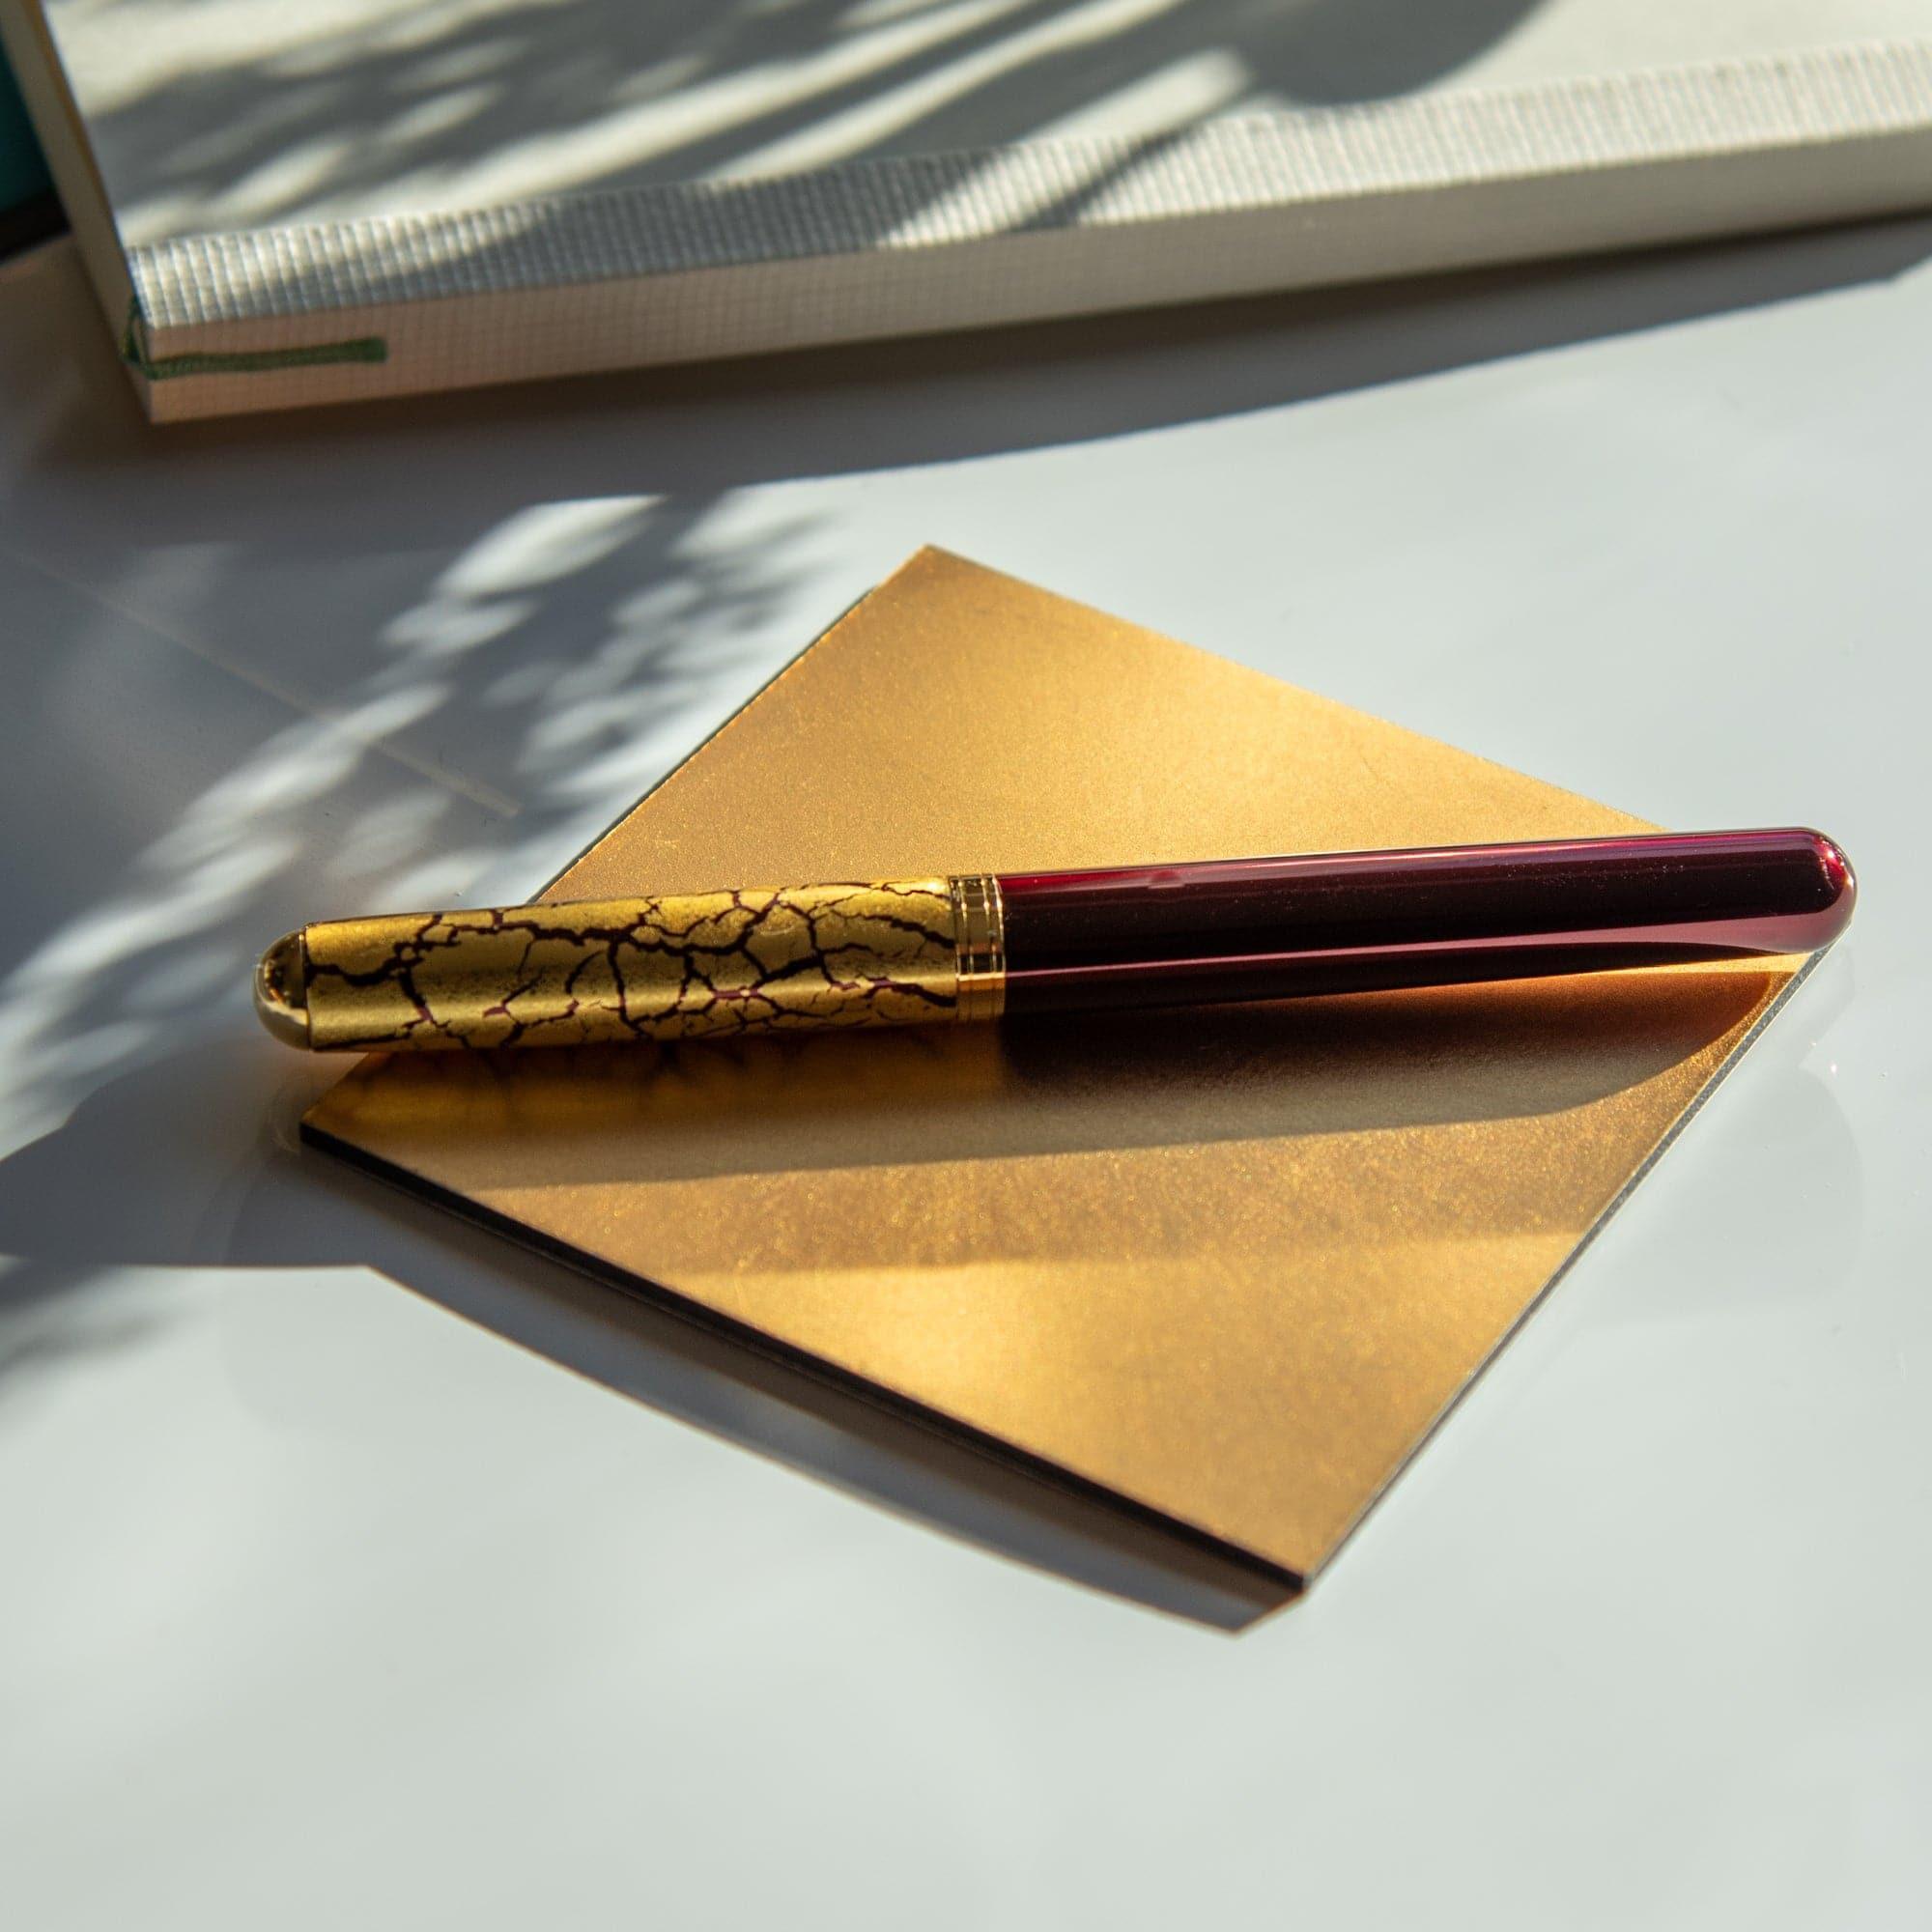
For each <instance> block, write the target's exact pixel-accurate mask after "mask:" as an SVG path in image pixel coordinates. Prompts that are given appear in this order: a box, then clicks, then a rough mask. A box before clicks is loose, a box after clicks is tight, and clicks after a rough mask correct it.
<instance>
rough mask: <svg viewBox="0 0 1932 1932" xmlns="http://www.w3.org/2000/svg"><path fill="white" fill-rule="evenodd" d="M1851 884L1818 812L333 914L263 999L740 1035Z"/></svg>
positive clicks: (1035, 1008) (1405, 975)
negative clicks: (1500, 841)
mask: <svg viewBox="0 0 1932 1932" xmlns="http://www.w3.org/2000/svg"><path fill="white" fill-rule="evenodd" d="M1856 893H1857V888H1856V886H1855V884H1854V881H1853V878H1852V871H1851V867H1850V866H1849V865H1848V864H1847V863H1846V861H1845V858H1844V855H1843V854H1842V853H1841V852H1840V851H1839V850H1838V848H1837V847H1836V846H1835V845H1834V844H1833V842H1832V841H1831V840H1830V839H1829V838H1823V837H1821V836H1820V835H1819V834H1817V833H1815V832H1806V831H1767V832H1702V833H1683V834H1680V833H1658V834H1647V835H1643V836H1638V837H1632V838H1573V839H1551V840H1544V841H1539V842H1536V843H1532V844H1513V845H1457V846H1443V847H1438V848H1435V849H1430V850H1418V851H1398V852H1348V853H1331V854H1324V855H1301V856H1289V857H1280V858H1265V859H1230V860H1208V861H1205V862H1197V863H1188V864H1179V865H1156V866H1133V867H1120V868H1117V869H1112V870H1105V871H1081V872H1007V873H999V874H993V873H980V874H973V875H969V876H961V877H937V878H927V879H910V880H896V881H888V882H872V883H856V884H832V885H817V886H785V887H778V888H760V889H757V890H739V891H725V892H714V893H696V894H682V895H665V896H661V897H639V898H635V899H595V900H582V901H578V902H575V903H569V904H559V905H533V906H514V907H497V908H493V909H488V910H472V911H466V912H440V913H413V914H401V915H394V916H387V917H382V918H374V919H347V920H331V921H325V922H322V923H317V924H314V925H306V926H303V927H301V928H300V929H299V930H298V931H296V932H292V933H289V934H287V935H286V936H285V937H284V938H282V939H279V940H277V941H276V943H275V944H274V945H273V946H271V947H270V949H269V951H268V952H267V953H265V954H264V955H263V958H262V961H261V964H260V965H259V967H258V968H257V969H256V980H255V995H256V1005H257V1009H258V1010H259V1011H260V1013H261V1015H262V1018H263V1020H264V1022H265V1023H266V1024H267V1025H268V1027H269V1028H270V1031H271V1032H272V1033H274V1034H275V1035H276V1036H277V1037H280V1038H283V1039H286V1040H289V1041H291V1042H293V1043H294V1044H297V1045H300V1046H307V1047H311V1048H315V1049H318V1050H331V1049H333V1050H340V1051H365V1050H368V1049H372V1048H396V1047H400V1048H412V1049H419V1048H429V1047H496V1046H570V1045H580V1044H595V1043H603V1042H610V1041H614V1040H639V1039H646V1040H663V1039H689V1038H701V1037H737V1036H740V1035H744V1034H750V1033H774V1032H792V1031H799V1030H827V1029H835V1028H850V1027H869V1026H899V1025H917V1024H922V1023H931V1022H936V1021H954V1020H992V1019H998V1018H1000V1017H1001V1016H1002V1015H1003V1014H1010V1015H1013V1016H1015V1017H1017V1016H1020V1015H1026V1014H1037V1013H1054V1012H1069V1011H1079V1010H1092V1009H1107V1008H1111V1009H1132V1008H1144V1007H1171V1006H1190V1005H1206V1004H1215V1003H1225V1002H1230V1001H1242V1000H1273V999H1286V998H1292V997H1294V996H1297V995H1304V994H1318V993H1350V992H1366V991H1371V990H1375V989H1380V988H1389V987H1398V986H1425V985H1453V984H1462V983H1467V982H1470V981H1474V980H1519V979H1532V978H1543V977H1547V976H1549V975H1553V974H1563V973H1599V972H1609V971H1616V970H1619V969H1623V968H1629V967H1637V966H1659V965H1676V964H1682V963H1688V962H1695V961H1710V960H1722V959H1736V958H1748V957H1754V956H1767V955H1775V954H1779V953H1790V952H1812V951H1815V950H1816V949H1817V948H1819V947H1821V946H1824V945H1827V944H1829V943H1830V941H1832V940H1833V939H1834V938H1835V937H1836V936H1837V935H1838V933H1839V932H1840V931H1842V930H1843V928H1844V925H1845V922H1846V921H1847V920H1848V919H1849V918H1850V917H1851V912H1852V904H1853V900H1854V898H1855V897H1856Z"/></svg>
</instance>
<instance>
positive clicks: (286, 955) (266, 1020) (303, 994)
mask: <svg viewBox="0 0 1932 1932" xmlns="http://www.w3.org/2000/svg"><path fill="white" fill-rule="evenodd" d="M255 1013H256V1016H257V1018H259V1019H260V1020H261V1022H262V1024H263V1025H264V1026H265V1027H267V1028H268V1029H269V1031H270V1033H271V1034H273V1035H274V1037H276V1038H277V1039H279V1040H281V1041H282V1042H284V1044H286V1045H289V1046H306V1045H307V1044H308V1043H309V1035H308V950H307V948H306V947H304V946H303V944H302V936H301V934H300V933H299V932H286V933H284V934H283V935H282V936H281V938H279V939H278V940H276V941H275V943H274V945H272V946H271V947H270V948H269V950H268V952H265V953H263V954H262V957H261V959H260V960H259V961H258V962H257V964H256V967H255Z"/></svg>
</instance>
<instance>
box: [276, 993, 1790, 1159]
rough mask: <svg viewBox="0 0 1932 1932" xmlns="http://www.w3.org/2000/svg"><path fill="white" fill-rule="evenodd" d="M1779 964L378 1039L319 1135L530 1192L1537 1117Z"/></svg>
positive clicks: (1616, 1083) (1713, 1023) (1700, 1035)
mask: <svg viewBox="0 0 1932 1932" xmlns="http://www.w3.org/2000/svg"><path fill="white" fill-rule="evenodd" d="M1786 977H1788V976H1787V975H1785V974H1783V973H1782V972H1777V973H1769V972H1766V971H1765V970H1763V969H1761V968H1757V967H1749V968H1745V969H1742V970H1740V969H1721V968H1720V969H1716V970H1689V971H1678V972H1662V973H1660V972H1649V973H1635V972H1632V973H1619V974H1605V975H1601V976H1593V977H1587V978H1585V977H1574V978H1563V979H1552V980H1540V981H1527V982H1522V983H1518V984H1512V985H1510V986H1508V987H1507V988H1498V987H1496V986H1481V985H1475V986H1461V987H1436V988H1427V989H1417V990H1412V991H1406V992H1393V993H1385V994H1376V995H1356V996H1352V997H1349V998H1336V999H1318V1000H1299V1001H1290V1002H1282V1003H1279V1004H1272V1005H1255V1006H1246V1007H1226V1008H1218V1009H1217V1008H1208V1009H1190V1010H1187V1011H1185V1012H1174V1011H1159V1010H1155V1011H1143V1012H1132V1013H1091V1014H1067V1015H1060V1016H1055V1017H1054V1018H1052V1019H1046V1018H1039V1019H1035V1020H1009V1021H1008V1022H1007V1023H1006V1024H1005V1025H1004V1026H1001V1027H999V1028H986V1027H970V1028H956V1029H955V1028H917V1029H907V1030H905V1031H903V1032H882V1033H867V1034H859V1035H801V1036H798V1037H791V1038H783V1037H779V1038H769V1037H768V1038H761V1039H760V1038H753V1039H744V1040H736V1041H730V1042H718V1043H694V1044H686V1045H681V1046H670V1047H657V1048H653V1047H632V1046H617V1047H608V1048H591V1049H575V1050H567V1051H566V1050H552V1051H535V1052H523V1053H476V1054H461V1055H451V1054H434V1055H432V1054H415V1055H412V1054H388V1055H374V1056H371V1057H370V1058H369V1059H367V1060H365V1061H364V1062H363V1063H362V1064H361V1065H359V1066H357V1067H356V1068H355V1070H354V1071H353V1072H351V1073H350V1074H349V1075H348V1076H347V1077H346V1078H345V1079H343V1080H342V1081H341V1082H340V1083H338V1084H337V1085H336V1086H335V1087H334V1088H333V1089H331V1090H330V1092H329V1093H328V1094H327V1095H326V1096H325V1097H324V1098H323V1100H322V1101H321V1102H319V1103H318V1106H317V1107H316V1109H315V1111H314V1113H313V1115H312V1116H311V1120H310V1132H311V1136H312V1137H313V1138H317V1139H319V1140H324V1141H328V1142H332V1143H337V1144H346V1145H347V1146H348V1147H350V1148H357V1149H361V1150H363V1151H366V1152H367V1153H368V1154H370V1155H371V1156H372V1157H374V1158H376V1159H378V1160H381V1161H384V1162H385V1163H387V1164H389V1165H392V1166H396V1167H401V1168H407V1169H409V1170H411V1171H412V1172H419V1173H424V1174H429V1175H433V1176H440V1177H447V1178H450V1179H451V1181H452V1184H456V1185H459V1186H461V1187H462V1188H463V1189H464V1190H465V1191H466V1192H474V1193H478V1194H491V1193H497V1192H508V1193H515V1194H518V1195H526V1196H534V1195H540V1194H541V1193H542V1192H543V1191H544V1190H545V1189H546V1188H548V1187H554V1186H559V1185H569V1186H573V1187H609V1186H624V1185H630V1184H645V1183H649V1184H655V1183H660V1182H684V1181H702V1180H707V1179H722V1178H725V1177H728V1176H750V1175H778V1174H792V1173H800V1172H822V1171H827V1170H836V1169H864V1168H906V1167H916V1166H921V1165H925V1164H930V1163H952V1162H961V1161H1015V1160H1028V1159H1035V1158H1040V1157H1045V1156H1052V1155H1060V1154H1077V1153H1097V1152H1112V1151H1122V1150H1126V1149H1133V1148H1155V1147H1175V1146H1190V1147H1191V1146H1200V1145H1203V1144H1208V1143H1212V1142H1217V1141H1238V1140H1279V1139H1285V1138H1288V1139H1293V1138H1303V1137H1308V1136H1315V1135H1334V1134H1346V1133H1358V1132H1364V1131H1375V1130H1398V1129H1403V1128H1412V1127H1427V1126H1439V1125H1446V1124H1449V1123H1452V1122H1475V1121H1494V1120H1501V1119H1521V1118H1527V1117H1530V1116H1534V1115H1550V1114H1559V1113H1564V1112H1567V1111H1569V1110H1572V1109H1575V1108H1579V1107H1584V1106H1587V1105H1589V1104H1590V1103H1591V1102H1592V1101H1595V1100H1600V1099H1602V1098H1604V1097H1605V1096H1606V1095H1608V1094H1615V1093H1619V1092H1622V1091H1623V1090H1625V1089H1627V1088H1631V1087H1634V1086H1638V1085H1640V1084H1642V1083H1643V1082H1644V1081H1647V1080H1650V1079H1654V1078H1656V1077H1657V1076H1658V1075H1660V1074H1662V1073H1664V1072H1666V1071H1668V1070H1669V1069H1670V1068H1672V1067H1674V1066H1677V1065H1680V1064H1681V1063H1682V1062H1683V1061H1685V1060H1686V1059H1688V1058H1690V1056H1691V1055H1693V1054H1695V1053H1697V1052H1699V1051H1700V1050H1702V1049H1703V1048H1705V1047H1706V1046H1708V1045H1710V1044H1711V1042H1712V1041H1714V1040H1717V1039H1719V1038H1721V1037H1723V1036H1724V1035H1725V1034H1727V1033H1729V1032H1731V1031H1732V1030H1733V1029H1734V1028H1736V1027H1737V1026H1738V1025H1739V1024H1740V1023H1741V1022H1743V1021H1745V1020H1747V1018H1748V1017H1749V1016H1751V1015H1752V1014H1753V1013H1755V1012H1756V1011H1758V1010H1759V1009H1762V1008H1763V1006H1764V1005H1765V1004H1766V1002H1767V1001H1768V1000H1769V998H1770V997H1771V995H1772V993H1773V991H1774V990H1775V989H1776V986H1778V985H1780V984H1782V983H1783V980H1784V979H1785V978H1786Z"/></svg>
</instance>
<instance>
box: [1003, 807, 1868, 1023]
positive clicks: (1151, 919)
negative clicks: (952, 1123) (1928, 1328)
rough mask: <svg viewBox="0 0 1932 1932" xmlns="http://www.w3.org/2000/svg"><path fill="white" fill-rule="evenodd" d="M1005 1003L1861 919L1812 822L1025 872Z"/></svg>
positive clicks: (1605, 950)
mask: <svg viewBox="0 0 1932 1932" xmlns="http://www.w3.org/2000/svg"><path fill="white" fill-rule="evenodd" d="M1000 887H1001V891H1002V894H1003V895H1004V897H1005V903H1006V937H1007V974H1008V979H1007V1010H1008V1011H1009V1013H1014V1014H1024V1013H1029V1012H1052V1011H1061V1010H1065V1009H1073V1008H1093V1007H1139V1006H1155V1005H1170V1004H1171V1005H1179V1004H1193V1003H1199V1002H1211V1001H1225V1000H1262V999H1280V998H1284V997H1287V996H1292V995H1294V994H1299V993H1345V992H1362V991H1368V990H1371V989H1373V988H1377V987H1391V986H1413V985H1439V984H1451V983H1457V982H1466V981H1469V980H1516V979H1531V978H1541V977H1545V976H1548V975H1550V974H1558V973H1584V972H1602V971H1605V970H1609V969H1613V968H1617V967H1629V966H1652V965H1664V964H1671V963H1678V962H1684V961H1694V960H1714V959H1732V958H1739V957H1748V956H1750V955H1753V954H1771V953H1785V952H1811V951H1814V950H1815V949H1816V948H1818V947H1820V946H1823V945H1826V944H1827V943H1828V942H1829V941H1831V940H1832V939H1833V938H1835V937H1836V935H1837V934H1838V933H1839V932H1840V931H1841V930H1842V929H1843V927H1844V923H1845V922H1846V920H1847V919H1849V918H1850V916H1851V911H1852V901H1853V898H1854V896H1855V893H1856V887H1855V885H1854V882H1853V879H1852V871H1851V867H1849V866H1848V865H1847V864H1846V862H1845V859H1844V855H1843V854H1842V853H1841V852H1840V851H1839V850H1838V848H1837V847H1836V846H1835V845H1834V844H1833V842H1832V841H1831V840H1830V839H1829V838H1823V837H1821V836H1820V835H1819V834H1818V833H1815V832H1807V831H1799V830H1793V831H1772V832H1701V833H1689V834H1676V833H1662V834H1654V835H1646V836H1643V837H1636V838H1576V839H1558V840H1550V841H1547V842H1539V843H1535V844H1522V845H1463V846H1447V847H1437V848H1435V849H1432V850H1427V851H1405V852H1345V853H1331V854H1325V855H1319V856H1301V857H1289V858H1272V859H1239V860H1217V861H1212V862H1209V863H1207V864H1202V865H1176V866H1134V867H1122V868H1121V869H1119V870H1115V871H1104V872H1023V873H1013V874H1009V875H1004V876H1003V877H1002V878H1001V881H1000Z"/></svg>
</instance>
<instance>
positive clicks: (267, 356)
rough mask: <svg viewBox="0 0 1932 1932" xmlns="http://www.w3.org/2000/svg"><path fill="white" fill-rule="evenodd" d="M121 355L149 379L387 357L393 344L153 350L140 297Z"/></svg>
mask: <svg viewBox="0 0 1932 1932" xmlns="http://www.w3.org/2000/svg"><path fill="white" fill-rule="evenodd" d="M121 359H122V361H124V362H126V363H127V364H128V366H129V367H130V368H134V369H138V370H139V371H140V372H141V374H142V375H144V376H145V377H146V378H147V379H148V381H149V382H151V383H165V382H168V381H169V380H170V379H171V378H173V377H176V376H253V375H259V374H261V373H262V372H263V371H265V370H270V369H312V368H314V367H316V366H317V365H318V364H319V363H325V362H386V361H387V360H388V359H389V345H388V343H387V341H386V340H384V337H382V336H380V335H355V336H351V337H350V338H349V340H347V341H346V342H316V343H310V344H308V345H307V346H305V347H303V348H300V349H243V350H231V351H226V352H223V353H220V354H203V355H150V354H149V353H148V324H147V319H146V318H145V317H144V316H143V315H142V313H141V298H140V297H139V296H135V297H133V298H131V299H130V300H129V301H128V327H126V328H125V329H124V330H123V331H122V334H121Z"/></svg>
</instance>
